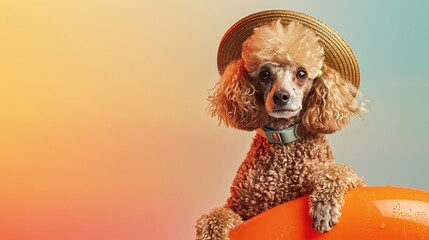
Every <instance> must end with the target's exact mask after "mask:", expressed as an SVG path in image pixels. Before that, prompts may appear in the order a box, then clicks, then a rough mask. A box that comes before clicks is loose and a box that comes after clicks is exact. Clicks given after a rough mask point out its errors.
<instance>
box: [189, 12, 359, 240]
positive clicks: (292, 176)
mask: <svg viewBox="0 0 429 240" xmlns="http://www.w3.org/2000/svg"><path fill="white" fill-rule="evenodd" d="M319 40H320V39H319V37H318V36H317V35H316V34H315V33H314V32H313V31H312V30H311V29H309V28H307V27H305V26H304V25H303V24H301V23H299V22H298V21H296V20H293V21H290V22H289V23H287V24H283V23H282V22H281V21H280V20H277V21H273V22H272V23H271V24H268V25H265V26H261V27H259V28H255V29H254V31H253V34H252V35H251V36H250V37H249V38H247V40H246V41H245V42H244V43H243V45H242V54H241V58H240V59H238V60H235V61H232V62H231V63H230V64H229V65H228V66H227V68H226V70H225V71H224V73H223V74H222V76H221V79H220V81H219V82H218V83H217V84H216V87H215V89H214V93H213V94H212V95H211V96H209V102H210V103H209V108H208V109H209V111H210V113H211V115H212V116H213V117H218V118H219V121H220V122H223V123H224V124H225V125H226V126H230V127H233V128H237V129H241V130H246V131H254V130H257V133H256V136H255V137H254V139H253V143H252V144H251V148H250V150H249V152H248V153H247V156H246V159H245V160H244V162H243V163H242V164H241V166H240V167H239V169H238V172H237V175H236V177H235V179H234V181H233V184H232V187H231V196H230V197H229V199H228V200H227V203H226V205H225V206H223V207H219V208H215V209H213V210H212V211H210V212H209V213H207V214H204V215H203V216H201V217H200V218H199V219H198V220H197V225H196V228H197V236H196V239H197V240H208V239H212V240H213V239H219V240H221V239H222V240H224V239H229V236H228V235H229V231H230V230H231V229H232V228H234V227H235V226H237V225H238V224H240V223H241V222H243V221H246V220H247V219H249V218H251V217H253V216H255V215H257V214H259V213H261V212H264V211H266V210H268V209H271V208H273V207H275V206H277V205H279V204H282V203H285V202H288V201H291V200H293V199H296V198H299V197H302V196H305V195H309V214H310V217H311V219H312V222H313V228H314V229H315V230H316V231H318V232H321V233H325V232H328V231H330V230H331V229H332V227H333V226H334V225H335V224H337V223H338V220H339V218H340V215H341V208H342V206H343V204H344V199H343V195H344V194H345V192H346V191H348V190H350V189H352V188H355V187H360V186H364V185H365V182H364V181H363V179H362V178H360V177H358V176H357V175H356V173H355V172H354V171H353V170H351V169H350V168H349V167H347V166H345V165H342V164H338V163H335V162H334V156H333V154H332V152H331V149H330V146H329V144H328V142H327V139H326V137H325V134H328V133H334V132H336V131H338V130H340V129H341V128H342V127H344V126H345V125H347V124H348V123H349V121H350V120H351V119H352V118H353V117H354V116H356V115H361V114H362V113H364V112H365V110H366V109H365V106H364V105H363V104H362V103H358V102H357V101H356V99H355V97H356V95H357V94H358V90H357V89H356V88H355V87H354V86H353V85H352V84H351V83H349V82H348V81H346V80H345V79H343V77H342V76H341V75H340V74H339V73H338V72H337V71H336V70H334V69H333V68H331V67H330V66H328V65H327V64H325V63H324V59H325V57H324V48H323V46H322V45H321V44H320V41H319ZM283 129H292V130H293V131H295V133H296V135H298V136H299V137H297V139H292V140H291V141H290V142H289V143H287V144H277V143H275V142H276V141H279V138H281V137H282V136H280V135H279V134H276V131H278V130H283ZM270 131H272V132H273V133H274V134H270V133H271V132H270ZM273 141H274V143H273ZM285 218H287V216H285Z"/></svg>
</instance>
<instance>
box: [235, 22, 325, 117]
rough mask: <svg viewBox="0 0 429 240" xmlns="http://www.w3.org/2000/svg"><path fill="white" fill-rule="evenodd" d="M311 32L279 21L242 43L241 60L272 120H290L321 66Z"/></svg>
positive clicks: (258, 30)
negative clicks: (261, 94) (261, 95)
mask: <svg viewBox="0 0 429 240" xmlns="http://www.w3.org/2000/svg"><path fill="white" fill-rule="evenodd" d="M318 40H319V38H318V37H317V36H316V34H314V33H313V32H312V31H311V30H309V29H307V28H306V27H304V26H303V25H301V24H299V23H297V22H294V21H292V22H290V23H289V24H288V25H286V26H284V25H282V24H281V22H280V21H277V22H273V23H272V24H271V25H267V26H263V27H261V28H257V29H255V31H254V34H253V35H252V36H251V37H249V38H248V39H247V41H246V42H245V43H244V44H243V52H242V56H243V60H244V65H245V68H246V70H247V71H248V73H249V75H250V77H251V78H252V80H253V81H252V82H253V84H254V85H255V88H256V89H258V91H261V92H263V98H264V99H263V102H264V107H265V110H266V112H267V113H268V115H270V116H272V117H275V118H286V119H287V118H290V117H294V116H296V115H298V114H299V113H300V112H301V110H302V109H303V101H304V99H305V97H306V96H307V94H308V93H309V92H310V89H311V87H312V85H313V80H314V79H315V78H316V77H317V75H318V73H319V72H320V71H321V68H322V66H323V60H324V57H323V54H324V51H323V47H322V46H321V45H320V44H319V42H318Z"/></svg>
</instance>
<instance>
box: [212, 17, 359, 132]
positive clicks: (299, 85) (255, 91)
mask: <svg viewBox="0 0 429 240" xmlns="http://www.w3.org/2000/svg"><path fill="white" fill-rule="evenodd" d="M356 94H357V89H356V88H355V87H354V86H353V85H352V84H350V83H349V82H348V81H346V80H344V79H343V78H342V77H341V76H340V74H339V73H337V72H336V71H335V70H334V69H332V68H330V67H329V66H327V65H326V64H324V49H323V47H322V45H321V44H320V43H319V38H318V37H317V36H316V34H315V33H314V32H313V31H311V30H310V29H308V28H306V27H305V26H303V25H301V24H300V23H298V22H296V21H292V22H290V23H289V24H288V25H286V26H284V25H283V24H282V23H281V22H280V20H279V21H275V22H272V23H271V24H270V25H266V26H262V27H260V28H256V29H255V30H254V32H253V35H251V36H250V37H249V38H248V39H247V40H246V41H245V42H244V43H243V50H242V54H241V59H238V60H235V61H232V62H231V63H230V64H229V65H228V66H227V68H226V70H225V72H224V73H223V75H222V77H221V79H220V81H219V82H218V84H217V85H216V89H215V92H214V94H213V95H212V96H210V97H209V101H210V106H209V109H210V111H211V114H212V116H217V117H218V118H219V120H220V121H221V122H224V123H225V124H226V125H227V126H232V127H235V128H238V129H243V130H248V131H252V130H255V129H257V128H260V127H263V126H264V125H266V124H267V123H268V122H269V121H273V120H274V121H275V120H276V119H289V118H296V117H300V118H301V120H300V121H302V123H303V125H304V126H305V127H306V128H307V129H308V130H309V131H313V132H320V133H332V132H335V131H337V130H339V129H340V128H342V127H343V126H344V125H346V124H347V123H348V122H349V121H350V119H351V118H352V117H353V116H354V115H355V114H357V113H360V112H361V111H363V110H364V109H363V108H362V107H361V106H360V105H359V104H358V103H357V102H356V101H355V96H356Z"/></svg>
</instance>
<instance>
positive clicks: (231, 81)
mask: <svg viewBox="0 0 429 240" xmlns="http://www.w3.org/2000/svg"><path fill="white" fill-rule="evenodd" d="M255 94H257V93H256V89H255V87H254V86H253V85H252V84H251V83H250V79H249V77H248V75H247V72H246V69H245V68H244V61H243V60H237V61H233V62H231V63H230V64H229V65H228V66H227V68H226V69H225V72H224V73H223V75H222V77H221V79H220V81H219V82H218V83H217V84H216V87H215V92H214V94H213V95H212V96H209V101H210V104H209V111H210V112H211V116H212V117H214V116H217V117H218V119H219V121H220V122H223V123H225V125H226V126H231V127H234V128H237V129H241V130H248V131H253V130H255V129H257V128H259V127H260V126H261V124H262V125H263V124H264V122H265V121H267V119H268V115H267V114H266V112H265V111H263V106H261V104H260V103H258V101H257V98H255Z"/></svg>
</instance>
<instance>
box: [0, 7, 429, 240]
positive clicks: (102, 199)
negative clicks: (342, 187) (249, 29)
mask: <svg viewBox="0 0 429 240" xmlns="http://www.w3.org/2000/svg"><path fill="white" fill-rule="evenodd" d="M273 8H286V9H291V10H296V11H302V12H305V13H308V14H310V15H313V16H315V17H317V18H319V19H320V20H322V21H324V22H326V23H327V24H328V25H330V26H332V27H333V28H334V29H336V30H337V31H338V32H339V33H340V34H341V35H342V36H343V37H344V38H345V39H346V40H347V41H348V43H349V44H350V45H351V47H352V48H353V49H354V52H355V54H356V56H357V58H358V60H359V63H360V67H361V74H362V78H361V90H362V92H363V93H364V94H365V95H366V96H367V98H368V99H369V100H370V101H371V103H370V111H369V113H368V114H367V116H366V117H365V118H364V119H355V120H354V121H353V122H352V124H351V125H350V126H349V127H347V128H345V129H344V130H343V131H341V132H339V133H336V134H335V135H332V136H329V138H330V142H331V145H332V147H333V149H334V151H335V155H336V157H337V160H338V162H342V163H345V164H348V165H351V166H352V167H353V168H354V169H355V170H356V171H357V172H358V173H359V174H360V175H362V176H364V178H365V179H366V180H367V182H368V183H369V184H370V185H397V186H407V187H412V188H418V189H423V190H429V186H428V182H429V174H428V169H429V153H428V142H429V137H428V136H429V127H428V124H429V108H428V103H429V101H428V97H429V95H428V93H429V77H428V71H429V66H428V65H429V64H428V63H429V61H428V56H429V47H428V45H427V44H428V42H429V31H428V30H429V29H428V26H429V15H428V14H427V10H428V9H429V4H428V2H427V1H423V0H422V1H417V0H413V1H387V0H384V1H370V0H361V1H348V2H346V1H341V0H326V1H320V0H319V1H316V0H307V1H290V0H281V1H280V0H275V1H274V0H272V1H257V0H235V1H227V0H220V1H202V0H199V1H194V0H181V1H173V0H159V1H155V0H144V1H137V0H121V1H119V0H85V1H84V0H73V1H71V0H64V1H56V0H40V1H31V0H28V1H25V0H16V1H12V0H2V1H0V239H5V240H13V239H44V240H49V239H56V240H60V239H61V240H62V239H80V240H84V239H91V240H94V239H105V240H107V239H121V240H122V239H123V240H133V239H145V240H148V239H193V237H194V232H195V230H194V224H195V220H196V218H198V216H200V215H201V214H202V213H204V212H207V211H208V210H210V209H211V208H212V207H216V206H220V205H223V204H224V202H225V200H226V198H227V197H228V193H229V186H230V184H231V182H232V180H233V177H234V174H235V172H236V170H237V167H238V165H239V164H240V162H241V161H242V160H243V158H244V155H245V153H246V151H247V149H248V147H249V144H250V142H251V138H252V136H253V133H248V132H241V131H238V130H235V129H229V128H226V127H224V126H219V127H218V126H217V120H216V119H211V118H210V117H209V116H208V114H207V112H206V109H205V108H206V106H207V101H206V98H207V96H208V92H209V90H210V89H211V88H212V87H213V86H214V84H215V83H216V81H217V79H218V74H217V68H216V52H217V46H218V43H219V40H220V39H221V37H222V35H223V33H224V32H225V31H226V30H227V29H228V28H229V27H230V26H231V25H232V24H233V23H235V22H236V21H237V20H238V19H240V18H242V17H244V16H246V15H248V14H251V13H253V12H256V11H260V10H266V9H273Z"/></svg>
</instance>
